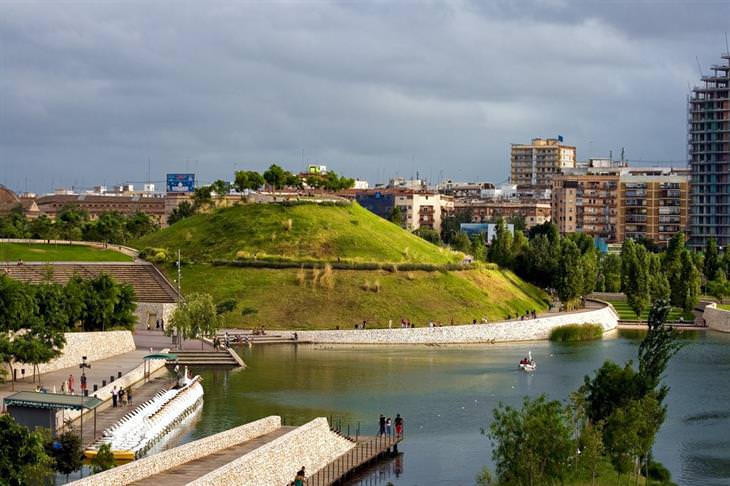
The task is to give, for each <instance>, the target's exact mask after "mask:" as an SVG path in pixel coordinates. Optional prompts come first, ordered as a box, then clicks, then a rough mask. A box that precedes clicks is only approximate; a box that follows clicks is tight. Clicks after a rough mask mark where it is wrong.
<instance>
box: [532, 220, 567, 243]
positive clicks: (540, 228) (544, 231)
mask: <svg viewBox="0 0 730 486" xmlns="http://www.w3.org/2000/svg"><path fill="white" fill-rule="evenodd" d="M540 235H543V236H545V237H546V238H547V239H548V240H550V241H551V242H553V243H554V242H557V241H559V240H560V232H559V231H558V227H557V226H555V225H554V224H553V223H551V222H550V221H546V222H544V223H542V224H536V225H535V226H533V227H532V228H530V231H528V234H527V237H528V238H529V239H530V240H532V239H533V238H536V237H538V236H540Z"/></svg>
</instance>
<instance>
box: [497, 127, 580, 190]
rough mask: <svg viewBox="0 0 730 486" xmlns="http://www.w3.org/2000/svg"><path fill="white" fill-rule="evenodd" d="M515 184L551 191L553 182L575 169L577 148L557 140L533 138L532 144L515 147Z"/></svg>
mask: <svg viewBox="0 0 730 486" xmlns="http://www.w3.org/2000/svg"><path fill="white" fill-rule="evenodd" d="M511 163H512V169H511V176H512V183H513V184H517V186H518V187H532V188H542V189H549V188H550V187H551V186H552V179H553V177H555V176H556V175H558V174H560V173H561V172H562V171H563V170H564V169H569V168H572V167H575V147H573V146H569V145H563V143H562V140H560V139H554V138H548V139H543V138H534V139H532V142H531V143H530V144H524V145H523V144H512V155H511Z"/></svg>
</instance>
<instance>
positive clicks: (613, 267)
mask: <svg viewBox="0 0 730 486" xmlns="http://www.w3.org/2000/svg"><path fill="white" fill-rule="evenodd" d="M600 275H601V277H602V280H603V292H621V256H620V255H616V254H611V253H608V254H606V255H603V257H601V263H600Z"/></svg>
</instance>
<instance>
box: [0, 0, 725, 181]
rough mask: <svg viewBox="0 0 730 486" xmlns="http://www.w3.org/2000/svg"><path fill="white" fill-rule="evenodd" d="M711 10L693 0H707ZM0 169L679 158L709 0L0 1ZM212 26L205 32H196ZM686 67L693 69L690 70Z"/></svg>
mask: <svg viewBox="0 0 730 486" xmlns="http://www.w3.org/2000/svg"><path fill="white" fill-rule="evenodd" d="M710 4H711V5H712V8H705V7H706V6H708V5H710ZM2 9H3V11H4V15H3V16H2V19H1V20H0V40H1V41H2V45H3V46H4V47H3V48H2V51H1V55H0V66H2V69H3V72H4V76H3V80H2V81H0V82H2V84H3V87H2V90H0V93H2V94H0V160H1V161H2V164H1V165H2V169H1V170H0V183H4V184H5V185H7V186H8V187H10V188H12V189H14V190H17V191H23V190H26V189H28V190H31V191H37V192H46V191H48V190H50V189H52V188H53V187H54V186H67V187H68V186H77V187H90V186H92V185H96V184H103V183H107V184H113V183H121V182H126V181H133V182H138V183H141V182H143V181H145V180H147V179H148V176H147V174H148V161H149V171H150V176H149V178H150V179H152V180H155V181H158V182H159V181H160V180H161V179H162V176H163V175H164V174H165V173H166V172H185V171H190V172H196V173H197V174H198V175H199V179H201V180H203V181H206V180H212V179H216V178H224V177H226V178H230V177H231V175H232V172H233V170H234V169H235V168H239V169H242V168H250V169H256V170H263V169H264V168H265V167H267V166H268V165H269V164H270V163H272V162H277V163H280V164H281V165H283V166H286V167H287V168H290V169H292V170H297V169H299V168H302V167H303V166H304V165H305V164H306V163H308V162H317V163H322V164H325V165H328V166H329V167H331V168H332V169H333V170H335V171H337V172H338V173H344V174H347V175H350V176H353V177H360V178H365V179H368V180H371V181H373V182H382V181H384V180H386V179H388V178H390V177H393V176H396V175H400V176H405V177H411V176H414V175H415V174H416V172H419V173H420V175H421V176H422V177H424V178H426V179H430V180H432V181H437V180H439V179H440V178H441V177H442V176H443V177H448V178H452V179H456V180H491V181H494V182H500V181H503V180H506V178H507V176H508V173H509V167H510V165H509V150H510V144H511V143H528V142H529V140H530V139H532V138H534V137H557V136H558V135H563V136H564V137H565V142H566V143H568V144H570V145H575V146H576V147H577V158H578V160H585V159H587V158H588V157H591V156H608V154H609V151H611V150H612V151H613V155H614V158H617V157H618V155H619V151H620V149H621V148H622V147H625V149H626V154H627V158H628V159H629V160H632V161H636V160H639V161H641V160H653V161H657V162H666V163H673V164H674V165H677V163H679V164H681V163H683V161H685V160H686V151H687V147H686V130H687V126H686V96H687V94H688V93H689V88H691V87H692V86H694V85H696V84H698V82H699V78H700V73H699V69H701V70H702V74H707V71H708V67H709V65H710V64H712V63H714V62H716V60H717V58H718V54H719V53H721V52H722V51H724V50H725V49H726V46H725V44H724V43H725V36H724V31H725V30H726V29H727V25H723V24H724V21H722V19H723V18H728V17H729V16H730V6H729V5H728V4H722V3H717V2H700V3H697V2H695V3H692V4H690V3H669V2H639V3H637V4H633V3H632V4H631V5H630V6H629V5H628V4H625V3H608V4H607V3H603V2H601V3H599V2H561V1H554V2H553V1H549V2H530V3H529V4H527V5H525V6H524V7H523V8H520V9H517V8H516V7H513V6H512V5H511V4H509V3H496V4H492V5H490V6H482V5H478V4H472V3H469V2H460V3H434V4H429V5H427V6H424V5H414V4H399V5H395V6H392V5H386V4H332V3H327V2H323V3H297V4H289V3H275V4H266V5H264V4H245V5H240V4H237V5H232V4H223V3H214V4H206V5H205V6H201V5H195V4H184V5H183V6H182V7H180V8H179V9H176V10H175V11H172V10H170V9H167V8H166V5H165V4H152V5H146V8H145V9H139V8H136V7H135V5H134V4H131V5H130V4H125V5H118V4H78V3H62V4H54V5H48V4H40V3H36V4H4V5H3V7H2ZM211 26H215V28H212V27H211ZM698 64H699V65H698Z"/></svg>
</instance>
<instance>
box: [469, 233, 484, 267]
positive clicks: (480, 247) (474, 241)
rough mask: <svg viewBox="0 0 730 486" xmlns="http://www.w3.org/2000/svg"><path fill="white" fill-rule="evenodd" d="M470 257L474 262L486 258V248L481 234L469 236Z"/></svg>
mask: <svg viewBox="0 0 730 486" xmlns="http://www.w3.org/2000/svg"><path fill="white" fill-rule="evenodd" d="M470 239H471V255H472V256H473V257H474V259H475V260H479V261H484V260H485V259H486V256H487V247H486V246H485V245H484V237H483V236H482V234H481V233H480V234H476V235H472V236H471V238H470Z"/></svg>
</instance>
